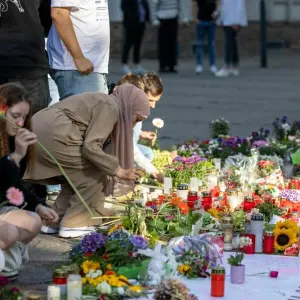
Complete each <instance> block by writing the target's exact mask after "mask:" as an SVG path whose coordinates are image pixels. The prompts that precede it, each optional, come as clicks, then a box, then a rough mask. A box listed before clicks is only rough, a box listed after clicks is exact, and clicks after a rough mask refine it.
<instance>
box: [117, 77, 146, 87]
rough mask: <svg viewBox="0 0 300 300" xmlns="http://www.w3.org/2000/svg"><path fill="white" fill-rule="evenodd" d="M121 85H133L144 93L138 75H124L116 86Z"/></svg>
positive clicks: (143, 85) (141, 81)
mask: <svg viewBox="0 0 300 300" xmlns="http://www.w3.org/2000/svg"><path fill="white" fill-rule="evenodd" d="M122 84H133V85H135V86H136V87H138V88H139V89H141V90H142V91H145V84H144V82H143V80H142V78H141V77H140V76H138V75H135V74H131V73H129V74H126V75H124V76H123V77H122V78H121V79H120V80H119V82H118V83H117V86H119V85H122Z"/></svg>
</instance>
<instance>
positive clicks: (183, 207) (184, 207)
mask: <svg viewBox="0 0 300 300" xmlns="http://www.w3.org/2000/svg"><path fill="white" fill-rule="evenodd" d="M178 208H179V209H180V210H181V213H183V214H184V215H186V214H187V213H188V212H189V210H190V208H189V206H188V205H187V203H185V202H180V203H179V204H178Z"/></svg>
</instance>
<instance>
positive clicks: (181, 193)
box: [177, 184, 189, 200]
mask: <svg viewBox="0 0 300 300" xmlns="http://www.w3.org/2000/svg"><path fill="white" fill-rule="evenodd" d="M188 194H189V185H188V184H179V185H178V186H177V196H178V197H180V198H181V199H183V200H187V197H188Z"/></svg>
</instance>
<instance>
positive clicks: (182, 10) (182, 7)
mask: <svg viewBox="0 0 300 300" xmlns="http://www.w3.org/2000/svg"><path fill="white" fill-rule="evenodd" d="M178 9H179V15H180V16H181V17H182V21H183V23H184V24H186V23H188V22H189V21H190V17H191V13H192V12H191V6H190V5H186V2H185V1H184V0H179V8H178Z"/></svg>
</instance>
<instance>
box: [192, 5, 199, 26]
mask: <svg viewBox="0 0 300 300" xmlns="http://www.w3.org/2000/svg"><path fill="white" fill-rule="evenodd" d="M192 16H193V20H194V22H195V23H196V24H199V23H200V20H199V19H198V3H197V2H196V1H195V0H192Z"/></svg>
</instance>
